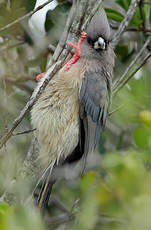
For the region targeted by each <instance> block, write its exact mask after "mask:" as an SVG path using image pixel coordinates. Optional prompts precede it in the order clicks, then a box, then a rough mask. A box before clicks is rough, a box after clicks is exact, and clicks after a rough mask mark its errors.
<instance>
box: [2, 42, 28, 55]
mask: <svg viewBox="0 0 151 230" xmlns="http://www.w3.org/2000/svg"><path fill="white" fill-rule="evenodd" d="M23 44H25V41H18V42H16V43H14V44H12V45H7V46H4V47H2V48H1V49H0V55H1V54H2V52H4V51H6V50H8V49H12V48H15V47H17V46H21V45H23Z"/></svg>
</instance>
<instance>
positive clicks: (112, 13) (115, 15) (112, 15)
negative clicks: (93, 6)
mask: <svg viewBox="0 0 151 230" xmlns="http://www.w3.org/2000/svg"><path fill="white" fill-rule="evenodd" d="M105 12H106V14H107V17H108V18H109V19H112V20H114V21H117V22H121V21H122V20H123V19H124V16H123V15H122V14H121V13H119V12H118V11H116V10H113V9H111V8H105Z"/></svg>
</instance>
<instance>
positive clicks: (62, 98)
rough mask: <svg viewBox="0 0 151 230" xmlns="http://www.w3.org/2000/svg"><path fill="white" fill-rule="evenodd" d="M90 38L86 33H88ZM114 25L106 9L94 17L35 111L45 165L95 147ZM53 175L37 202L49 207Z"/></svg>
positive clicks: (102, 122)
mask: <svg viewBox="0 0 151 230" xmlns="http://www.w3.org/2000/svg"><path fill="white" fill-rule="evenodd" d="M85 37H86V38H85ZM109 39H110V28H109V24H108V20H107V17H106V14H105V12H104V10H103V9H100V10H99V11H97V13H96V14H95V16H93V18H92V20H91V22H90V24H89V25H88V28H87V30H86V33H83V34H82V38H81V39H80V41H79V43H78V45H75V44H72V43H69V45H70V46H72V47H74V48H76V54H75V55H74V57H73V58H72V59H71V60H70V62H69V63H68V64H66V65H64V66H63V67H62V69H61V70H59V71H58V72H57V73H56V74H55V76H54V77H53V78H52V79H51V80H50V82H49V83H48V85H47V86H46V88H45V89H44V91H43V92H42V94H41V95H40V97H39V99H38V101H37V102H36V103H35V105H34V106H33V109H32V111H31V120H32V124H33V127H34V128H36V135H37V139H38V142H39V146H40V159H41V161H42V163H43V164H44V166H45V167H46V168H50V170H52V171H51V173H52V174H53V173H54V171H53V170H54V168H55V167H59V165H62V164H64V163H72V162H74V161H77V160H79V159H80V158H81V157H84V156H87V155H88V154H89V153H91V152H93V151H94V149H95V147H96V145H97V144H98V142H99V138H100V135H101V132H102V127H103V126H104V125H105V121H106V118H107V113H108V107H109V101H110V93H111V84H112V72H113V67H114V52H113V50H112V47H111V46H110V42H109ZM52 174H51V176H50V173H49V175H48V176H47V178H46V181H45V183H44V185H43V187H42V190H41V193H40V196H39V199H38V206H39V207H45V206H46V205H47V203H48V201H49V196H50V193H51V189H52V185H53V184H54V182H55V179H53V176H52Z"/></svg>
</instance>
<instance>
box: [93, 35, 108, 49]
mask: <svg viewBox="0 0 151 230" xmlns="http://www.w3.org/2000/svg"><path fill="white" fill-rule="evenodd" d="M94 49H96V50H97V49H101V50H105V49H106V43H105V40H104V39H103V38H102V37H99V38H98V40H97V41H96V42H95V43H94Z"/></svg>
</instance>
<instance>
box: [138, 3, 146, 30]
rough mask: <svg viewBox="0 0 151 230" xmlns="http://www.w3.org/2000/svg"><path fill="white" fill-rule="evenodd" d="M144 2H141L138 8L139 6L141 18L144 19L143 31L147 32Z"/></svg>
mask: <svg viewBox="0 0 151 230" xmlns="http://www.w3.org/2000/svg"><path fill="white" fill-rule="evenodd" d="M143 1H144V0H140V1H139V3H138V6H139V11H140V16H141V19H142V30H143V31H144V32H145V30H146V25H145V16H144V12H143Z"/></svg>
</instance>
